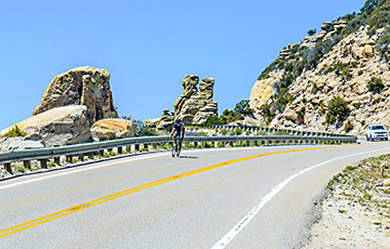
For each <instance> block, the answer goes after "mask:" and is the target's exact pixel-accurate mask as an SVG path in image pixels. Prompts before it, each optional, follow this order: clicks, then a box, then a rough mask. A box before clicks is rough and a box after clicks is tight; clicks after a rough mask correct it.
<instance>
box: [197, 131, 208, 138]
mask: <svg viewBox="0 0 390 249" xmlns="http://www.w3.org/2000/svg"><path fill="white" fill-rule="evenodd" d="M198 136H199V137H204V136H207V133H206V132H204V131H201V132H198Z"/></svg>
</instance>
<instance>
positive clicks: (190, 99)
mask: <svg viewBox="0 0 390 249" xmlns="http://www.w3.org/2000/svg"><path fill="white" fill-rule="evenodd" d="M182 85H183V88H184V90H183V94H182V95H181V96H180V97H179V98H178V99H177V100H176V102H175V103H174V104H173V106H174V108H175V110H174V111H173V112H172V115H171V114H170V113H169V110H164V113H163V115H162V117H161V118H158V119H150V120H146V121H145V124H146V125H147V126H149V127H153V128H156V131H157V132H163V131H168V130H170V129H172V125H173V122H174V120H176V119H178V118H180V119H181V120H182V121H183V122H184V124H203V123H204V122H206V120H207V118H208V117H211V116H218V104H217V103H216V102H214V101H213V95H214V79H213V78H208V79H203V80H202V82H201V83H199V77H198V76H197V75H187V76H185V77H184V79H183V81H182ZM198 87H199V90H198Z"/></svg>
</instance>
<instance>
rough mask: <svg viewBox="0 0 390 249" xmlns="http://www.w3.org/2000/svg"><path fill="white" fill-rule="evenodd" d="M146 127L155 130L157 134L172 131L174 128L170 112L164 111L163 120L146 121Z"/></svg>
mask: <svg viewBox="0 0 390 249" xmlns="http://www.w3.org/2000/svg"><path fill="white" fill-rule="evenodd" d="M145 125H147V126H149V127H151V128H155V129H156V131H157V133H164V132H167V131H171V129H172V126H173V117H172V115H171V114H170V113H169V110H167V109H166V110H164V111H163V115H162V116H161V118H157V119H150V120H146V121H145Z"/></svg>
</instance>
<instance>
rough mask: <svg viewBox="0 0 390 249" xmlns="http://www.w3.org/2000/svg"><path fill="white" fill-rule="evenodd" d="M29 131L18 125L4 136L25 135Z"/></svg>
mask: <svg viewBox="0 0 390 249" xmlns="http://www.w3.org/2000/svg"><path fill="white" fill-rule="evenodd" d="M26 135H27V133H25V132H24V131H22V130H21V129H20V128H19V127H18V126H17V125H15V126H14V127H12V128H11V130H9V131H8V132H7V133H6V134H5V135H4V137H25V136H26Z"/></svg>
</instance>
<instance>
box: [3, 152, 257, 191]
mask: <svg viewBox="0 0 390 249" xmlns="http://www.w3.org/2000/svg"><path fill="white" fill-rule="evenodd" d="M261 148H263V147H246V148H216V149H207V152H212V151H224V150H232V149H237V150H240V149H241V150H243V149H245V150H249V149H257V150H258V149H261ZM192 151H196V150H192ZM168 153H170V152H166V153H165V152H163V154H157V155H139V156H138V155H137V157H136V158H124V159H123V158H118V159H115V161H114V162H111V163H105V162H99V161H97V162H92V163H97V164H98V165H95V166H91V167H87V168H82V169H71V168H70V169H66V168H62V169H65V170H67V171H66V172H62V173H53V175H48V176H42V177H38V178H34V179H30V180H24V181H20V182H16V183H10V184H7V185H4V186H0V190H2V189H7V188H12V187H15V186H19V185H22V184H26V183H31V182H37V181H42V180H46V179H50V178H54V177H58V176H64V175H70V174H73V173H78V172H82V171H87V170H92V169H99V168H104V167H109V166H112V165H116V164H122V163H127V162H133V161H138V160H142V159H148V158H154V157H161V156H166V154H168ZM100 164H102V165H100ZM42 173H45V171H43V172H42ZM47 173H49V172H47Z"/></svg>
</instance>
